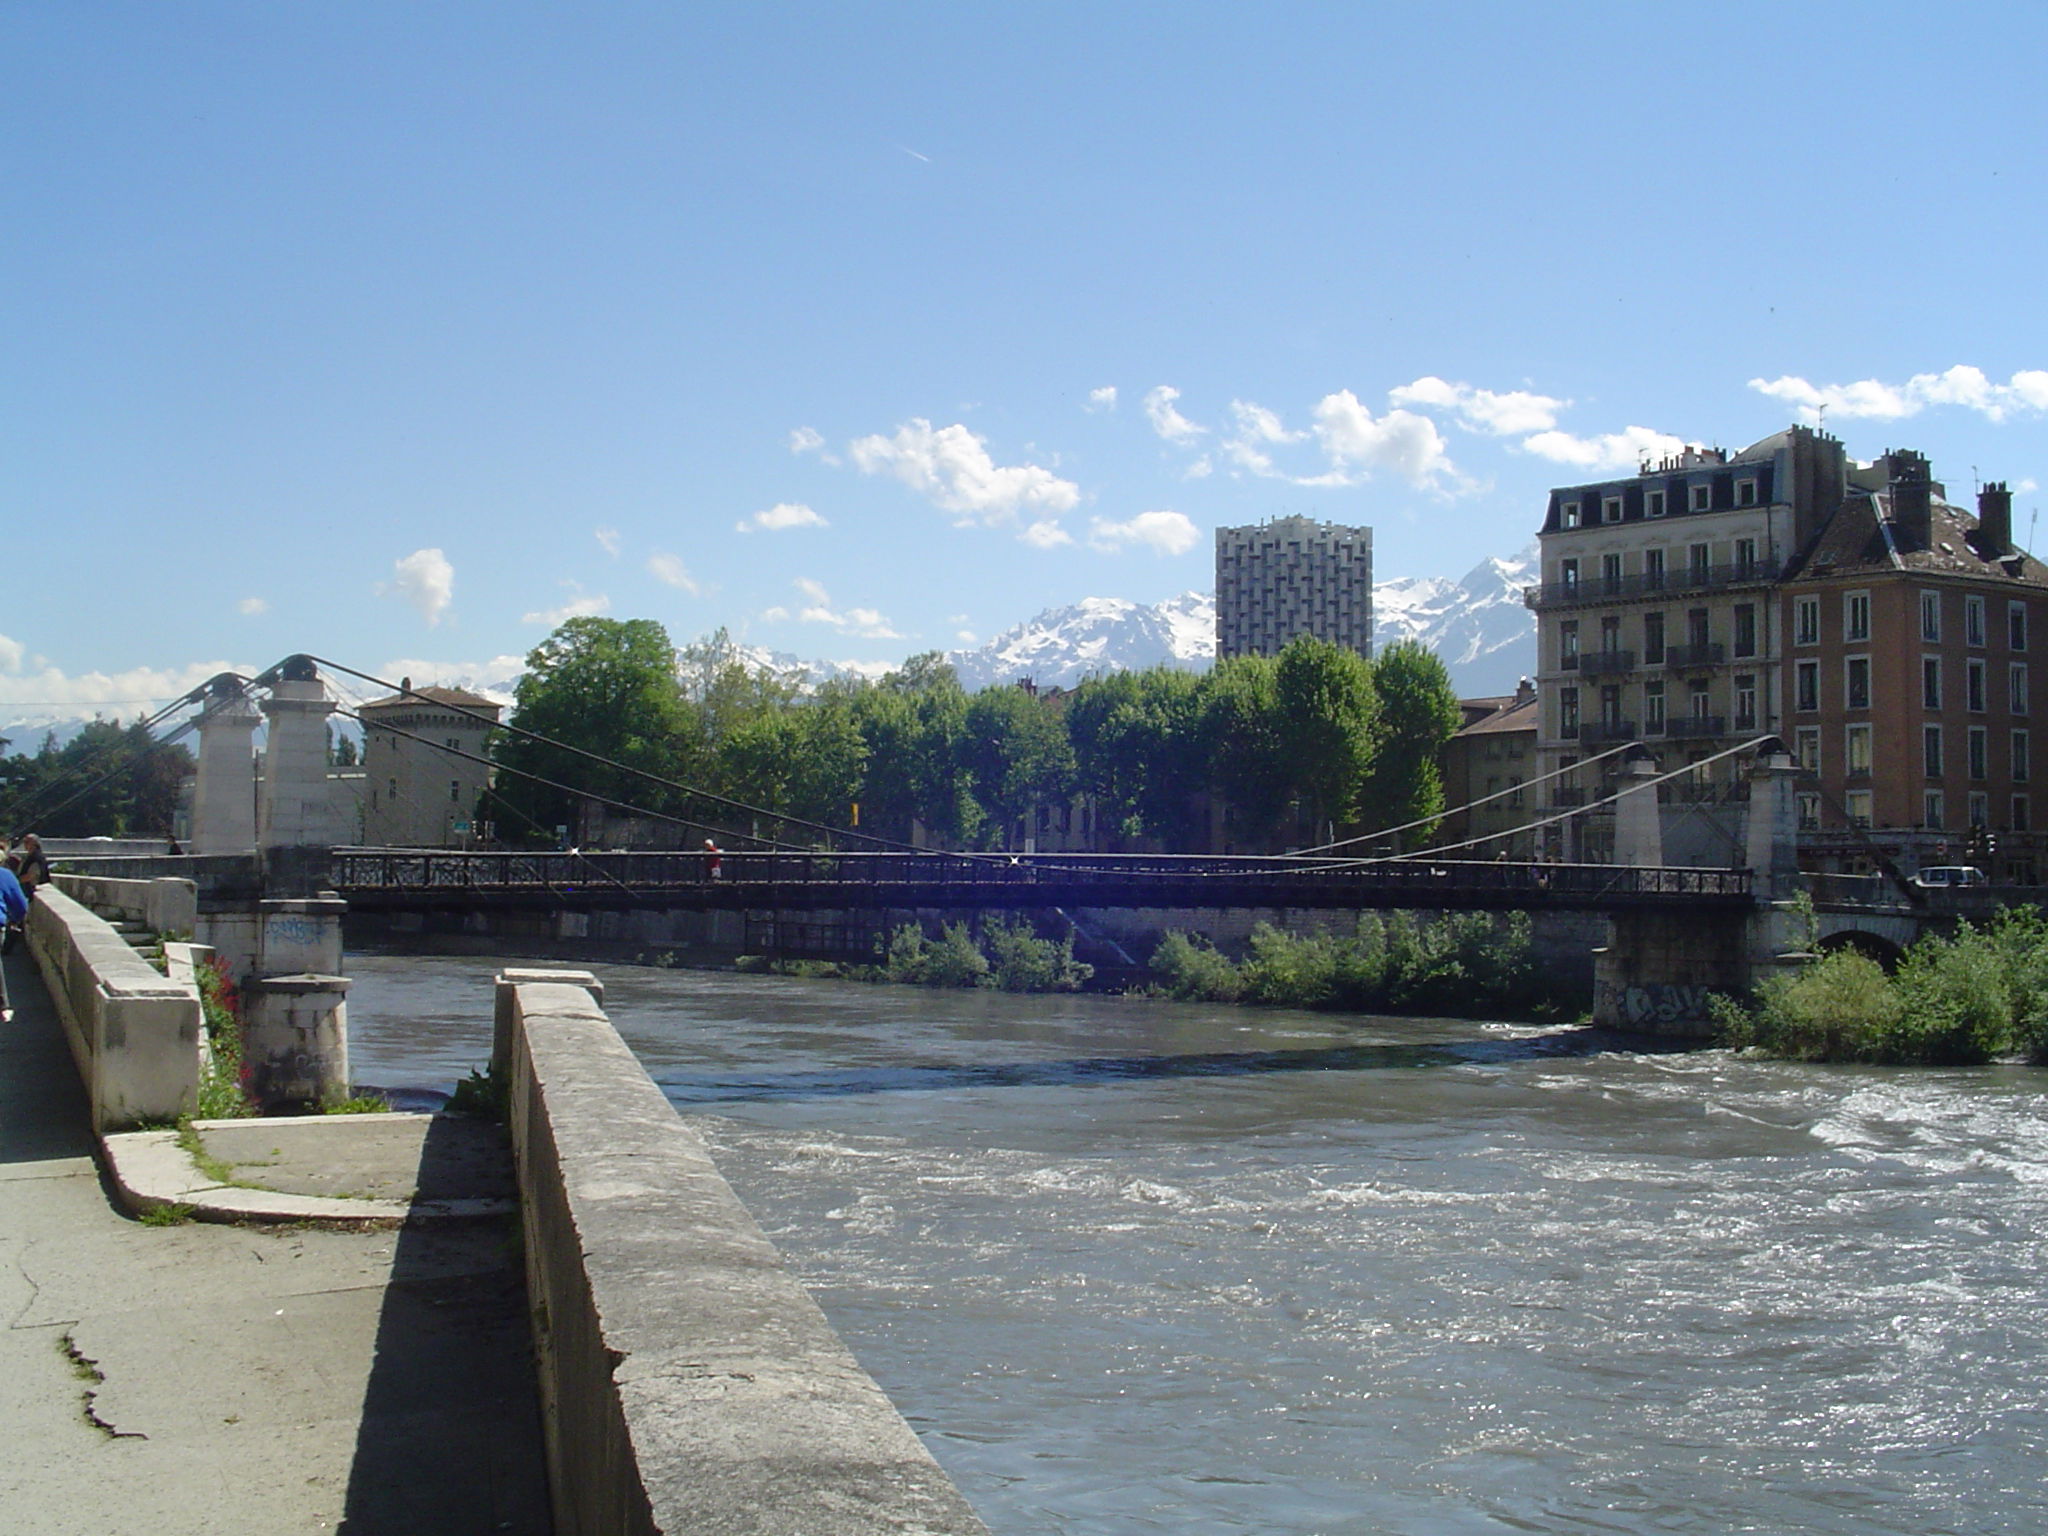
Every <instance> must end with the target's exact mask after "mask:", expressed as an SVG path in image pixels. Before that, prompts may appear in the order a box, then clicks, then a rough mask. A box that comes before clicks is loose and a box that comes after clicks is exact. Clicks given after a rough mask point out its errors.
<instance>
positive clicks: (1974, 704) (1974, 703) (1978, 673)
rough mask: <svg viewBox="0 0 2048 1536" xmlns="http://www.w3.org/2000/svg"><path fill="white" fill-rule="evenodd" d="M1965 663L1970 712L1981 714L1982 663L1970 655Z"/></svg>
mask: <svg viewBox="0 0 2048 1536" xmlns="http://www.w3.org/2000/svg"><path fill="white" fill-rule="evenodd" d="M1966 665H1967V668H1968V672H1967V677H1968V681H1969V706H1970V713H1971V714H1973V715H1981V714H1983V713H1984V663H1983V662H1981V661H1978V660H1977V659H1976V658H1974V657H1972V658H1971V659H1970V661H1969V662H1968V663H1967V664H1966Z"/></svg>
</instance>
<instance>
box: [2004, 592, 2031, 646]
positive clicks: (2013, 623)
mask: <svg viewBox="0 0 2048 1536" xmlns="http://www.w3.org/2000/svg"><path fill="white" fill-rule="evenodd" d="M2005 643H2006V645H2007V646H2008V647H2010V648H2011V649H2013V650H2015V651H2024V650H2025V649H2026V648H2027V605H2026V604H2025V603H2007V604H2006V605H2005Z"/></svg>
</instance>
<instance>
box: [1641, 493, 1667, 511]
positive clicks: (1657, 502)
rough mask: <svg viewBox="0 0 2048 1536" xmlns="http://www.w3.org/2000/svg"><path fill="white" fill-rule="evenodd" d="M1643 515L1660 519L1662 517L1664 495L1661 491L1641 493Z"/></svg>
mask: <svg viewBox="0 0 2048 1536" xmlns="http://www.w3.org/2000/svg"><path fill="white" fill-rule="evenodd" d="M1643 515H1644V516H1645V517H1662V516H1663V515H1664V493H1663V492H1662V491H1645V492H1643Z"/></svg>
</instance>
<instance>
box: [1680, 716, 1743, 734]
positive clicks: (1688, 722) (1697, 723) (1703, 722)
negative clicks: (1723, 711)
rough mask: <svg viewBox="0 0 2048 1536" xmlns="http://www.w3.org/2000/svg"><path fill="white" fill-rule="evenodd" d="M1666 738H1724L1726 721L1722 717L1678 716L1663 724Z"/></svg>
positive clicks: (1726, 731) (1726, 729)
mask: <svg viewBox="0 0 2048 1536" xmlns="http://www.w3.org/2000/svg"><path fill="white" fill-rule="evenodd" d="M1664 734H1665V735H1667V736H1725V735H1727V734H1728V720H1727V717H1726V716H1724V715H1679V716H1677V717H1675V718H1673V719H1671V720H1667V721H1665V722H1664Z"/></svg>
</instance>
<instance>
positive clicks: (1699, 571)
mask: <svg viewBox="0 0 2048 1536" xmlns="http://www.w3.org/2000/svg"><path fill="white" fill-rule="evenodd" d="M1707 556H1708V550H1707V546H1706V545H1704V544H1688V545H1687V546H1686V549H1685V563H1686V568H1687V569H1688V570H1689V571H1690V572H1691V573H1692V579H1693V580H1694V581H1697V582H1704V581H1705V580H1706V579H1707V572H1708V571H1710V570H1712V569H1713V566H1712V565H1711V564H1710V563H1709V561H1708V558H1707Z"/></svg>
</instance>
